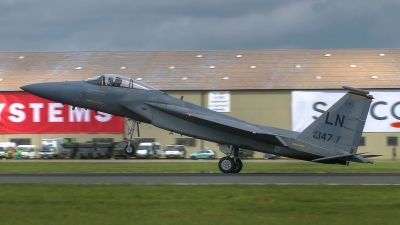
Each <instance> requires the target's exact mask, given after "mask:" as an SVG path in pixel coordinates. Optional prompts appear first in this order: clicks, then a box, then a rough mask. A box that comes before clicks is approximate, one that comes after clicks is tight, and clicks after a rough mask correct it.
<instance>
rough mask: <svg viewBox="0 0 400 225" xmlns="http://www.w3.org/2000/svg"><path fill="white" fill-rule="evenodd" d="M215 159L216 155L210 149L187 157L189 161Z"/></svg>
mask: <svg viewBox="0 0 400 225" xmlns="http://www.w3.org/2000/svg"><path fill="white" fill-rule="evenodd" d="M216 157H217V154H216V153H215V152H214V151H213V150H211V149H203V150H200V151H198V152H196V153H193V154H190V156H189V158H191V159H215V158H216Z"/></svg>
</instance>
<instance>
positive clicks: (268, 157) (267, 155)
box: [264, 153, 280, 159]
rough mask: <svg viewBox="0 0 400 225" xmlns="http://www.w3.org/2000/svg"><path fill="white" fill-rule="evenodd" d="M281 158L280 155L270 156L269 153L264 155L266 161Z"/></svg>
mask: <svg viewBox="0 0 400 225" xmlns="http://www.w3.org/2000/svg"><path fill="white" fill-rule="evenodd" d="M279 158H280V156H279V155H274V154H268V153H265V155H264V159H279Z"/></svg>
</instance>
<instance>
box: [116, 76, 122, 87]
mask: <svg viewBox="0 0 400 225" xmlns="http://www.w3.org/2000/svg"><path fill="white" fill-rule="evenodd" d="M121 84H122V79H121V78H120V77H116V78H115V82H114V86H115V87H119V86H121Z"/></svg>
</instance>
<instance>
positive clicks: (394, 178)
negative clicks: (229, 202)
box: [0, 173, 400, 185]
mask: <svg viewBox="0 0 400 225" xmlns="http://www.w3.org/2000/svg"><path fill="white" fill-rule="evenodd" d="M0 183H62V184H180V185H204V184H297V185H301V184H304V185H309V184H329V185H351V184H362V185H400V175H399V174H370V173H368V174H288V173H282V174H280V173H276V174H245V173H243V174H221V173H218V174H213V173H199V174H180V173H179V174H163V173H160V174H154V173H150V174H134V173H132V174H121V173H115V174H107V173H105V174H0Z"/></svg>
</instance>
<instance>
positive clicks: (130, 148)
mask: <svg viewBox="0 0 400 225" xmlns="http://www.w3.org/2000/svg"><path fill="white" fill-rule="evenodd" d="M124 151H125V154H127V155H133V153H135V147H133V146H132V145H131V146H128V145H127V146H125V148H124Z"/></svg>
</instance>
